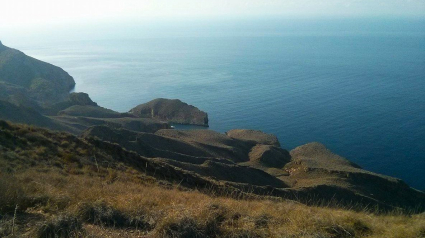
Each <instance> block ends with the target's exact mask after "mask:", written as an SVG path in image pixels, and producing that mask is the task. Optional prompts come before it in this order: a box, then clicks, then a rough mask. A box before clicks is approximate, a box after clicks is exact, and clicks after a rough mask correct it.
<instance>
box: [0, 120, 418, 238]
mask: <svg viewBox="0 0 425 238" xmlns="http://www.w3.org/2000/svg"><path fill="white" fill-rule="evenodd" d="M0 126H1V127H3V128H8V127H11V126H10V125H8V124H4V122H3V125H1V121H0ZM12 132H13V133H12ZM117 153H121V152H120V151H118V152H117ZM208 194H210V195H207V194H206V193H201V192H199V191H196V190H189V189H187V188H182V187H181V186H179V184H171V183H169V182H164V181H158V180H157V179H155V178H153V177H150V176H147V175H146V174H145V173H144V172H143V171H141V170H137V168H135V167H131V166H130V165H128V164H124V163H121V162H118V161H114V160H113V159H112V158H109V157H108V155H107V154H106V153H104V152H103V153H102V152H101V151H98V149H97V148H95V147H94V146H92V145H90V144H86V143H85V142H84V141H81V140H77V139H76V138H75V137H72V136H70V135H67V134H61V133H56V134H51V133H50V134H49V133H48V132H46V131H44V130H36V129H34V128H32V127H28V126H19V127H14V128H12V129H11V130H4V131H2V130H0V237H40V238H41V237H93V238H94V237H99V238H100V237H157V238H160V237H161V238H162V237H164V238H165V237H229V238H230V237H234V238H239V237H317V238H319V237H329V238H332V237H387V238H395V237H400V238H401V237H403V238H404V237H406V238H409V237H412V238H413V237H415V238H416V237H425V214H424V213H422V214H417V215H405V214H401V213H400V214H398V213H395V212H394V213H392V214H381V215H378V214H374V213H371V212H369V211H363V212H356V211H352V210H349V209H336V208H329V207H328V208H326V207H314V206H306V205H302V204H299V203H297V202H293V201H288V200H282V199H273V200H270V199H266V198H264V199H250V200H244V199H233V198H231V196H228V197H225V196H221V197H219V196H213V195H212V194H214V191H212V192H210V193H208ZM257 198H258V197H257ZM15 208H17V210H16V211H17V214H16V217H15V216H14V212H15Z"/></svg>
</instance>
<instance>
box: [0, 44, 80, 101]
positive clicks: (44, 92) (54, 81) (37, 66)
mask: <svg viewBox="0 0 425 238" xmlns="http://www.w3.org/2000/svg"><path fill="white" fill-rule="evenodd" d="M0 85H1V87H0V99H3V100H8V99H9V97H11V96H15V97H16V94H18V93H19V94H20V95H21V98H20V99H19V102H18V103H21V104H25V105H28V104H27V103H28V101H34V102H36V103H40V104H41V105H51V104H53V103H55V102H58V101H62V100H65V98H66V97H67V96H68V93H69V91H70V90H71V89H72V88H73V87H74V86H75V81H74V79H73V78H72V77H71V76H70V75H69V74H68V73H67V72H65V71H64V70H63V69H61V68H59V67H57V66H54V65H51V64H48V63H45V62H42V61H40V60H37V59H34V58H32V57H30V56H27V55H25V54H24V53H22V52H21V51H18V50H15V49H12V48H9V47H6V46H4V45H3V44H2V43H1V42H0ZM15 100H17V99H16V98H15Z"/></svg>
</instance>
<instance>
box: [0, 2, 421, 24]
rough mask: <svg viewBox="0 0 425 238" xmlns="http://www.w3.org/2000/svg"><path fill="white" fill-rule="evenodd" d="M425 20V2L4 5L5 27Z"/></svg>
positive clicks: (0, 13) (0, 10) (0, 12)
mask: <svg viewBox="0 0 425 238" xmlns="http://www.w3.org/2000/svg"><path fill="white" fill-rule="evenodd" d="M264 16H280V17H316V16H325V17H326V16H329V17H333V16H338V17H341V16H342V17H345V16H347V17H357V16H360V17H361V16H384V17H388V16H405V17H425V0H227V1H226V0H67V1H62V0H4V1H2V3H1V4H0V28H1V27H5V26H7V27H16V26H31V25H46V24H55V25H56V24H64V23H76V22H77V23H79V22H83V23H84V22H100V21H104V20H109V21H110V20H124V21H125V20H140V21H143V20H151V19H164V18H165V19H168V18H171V19H184V18H198V17H203V18H222V17H264Z"/></svg>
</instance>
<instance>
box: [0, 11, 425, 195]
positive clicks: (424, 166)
mask: <svg viewBox="0 0 425 238" xmlns="http://www.w3.org/2000/svg"><path fill="white" fill-rule="evenodd" d="M152 29H154V28H152ZM140 31H143V29H141V30H140ZM150 32H151V31H147V30H146V31H145V32H142V33H143V34H135V35H134V36H133V35H132V34H127V35H126V36H125V37H115V38H114V37H103V38H101V37H99V38H98V39H97V38H96V37H94V38H93V37H92V38H91V39H77V40H62V41H60V40H59V41H56V42H55V43H47V41H46V43H43V41H42V42H38V43H37V44H35V43H34V42H29V41H28V42H25V41H22V43H20V44H16V45H13V44H12V45H11V46H12V47H15V48H19V49H21V50H22V51H24V52H25V53H27V54H28V55H31V56H33V57H36V58H38V59H41V60H44V61H47V62H50V63H52V64H54V65H58V66H60V67H62V68H63V69H65V70H66V71H67V72H69V73H70V74H71V75H72V76H73V77H74V78H75V81H76V83H77V86H76V88H75V90H76V91H83V92H87V93H89V94H90V96H91V98H92V99H93V100H94V101H96V102H97V103H99V104H100V105H102V106H104V107H107V108H111V109H114V110H117V111H121V112H125V111H128V110H129V109H131V108H132V107H134V106H136V105H138V104H140V103H143V102H147V101H149V100H151V99H154V98H158V97H164V98H179V99H181V100H182V101H185V102H187V103H189V104H192V105H195V106H197V107H199V108H200V109H202V110H204V111H206V112H208V114H209V119H210V129H211V130H217V131H220V132H225V131H227V130H230V129H234V128H250V129H257V130H262V131H265V132H268V133H273V134H276V135H277V136H278V138H279V140H280V142H281V144H282V146H283V147H284V148H286V149H293V148H295V147H296V146H299V145H302V144H305V143H308V142H313V141H318V142H321V143H323V144H325V145H326V146H327V147H328V148H329V149H331V150H332V151H333V152H335V153H337V154H339V155H342V156H344V157H346V158H348V159H350V160H351V161H354V162H355V163H357V164H359V165H360V166H362V167H363V168H365V169H368V170H371V171H374V172H377V173H382V174H386V175H390V176H395V177H398V178H401V179H403V180H404V181H406V182H407V183H408V184H409V185H411V186H413V187H415V188H418V189H421V190H425V21H423V20H404V21H402V20H397V19H396V20H391V21H390V20H379V21H373V20H367V19H366V20H358V21H355V20H353V21H332V20H327V21H301V22H297V21H289V20H274V21H266V22H261V21H259V22H255V21H254V22H251V23H246V22H245V23H234V24H231V25H230V26H229V24H224V23H223V22H221V23H217V24H216V25H214V24H213V23H211V24H209V25H207V26H206V27H202V26H196V27H194V29H192V28H190V27H186V28H185V27H181V26H180V28H178V30H175V31H173V30H170V31H169V33H167V32H163V31H161V30H158V31H157V32H153V33H152V34H150ZM158 32H160V33H161V34H158ZM3 43H5V44H6V42H3ZM9 45H10V44H9Z"/></svg>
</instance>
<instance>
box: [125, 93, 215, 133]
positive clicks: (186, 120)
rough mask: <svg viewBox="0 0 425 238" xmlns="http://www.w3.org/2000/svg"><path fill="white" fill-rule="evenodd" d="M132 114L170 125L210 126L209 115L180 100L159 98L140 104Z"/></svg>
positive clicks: (131, 111)
mask: <svg viewBox="0 0 425 238" xmlns="http://www.w3.org/2000/svg"><path fill="white" fill-rule="evenodd" d="M130 113H131V114H133V115H135V116H137V117H143V118H155V119H159V120H163V121H168V122H170V123H178V124H189V125H199V126H208V114H207V113H205V112H203V111H201V110H199V109H198V108H196V107H194V106H192V105H188V104H187V103H184V102H182V101H180V100H178V99H164V98H158V99H155V100H152V101H150V102H148V103H144V104H140V105H138V106H137V107H135V108H133V109H131V110H130Z"/></svg>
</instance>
